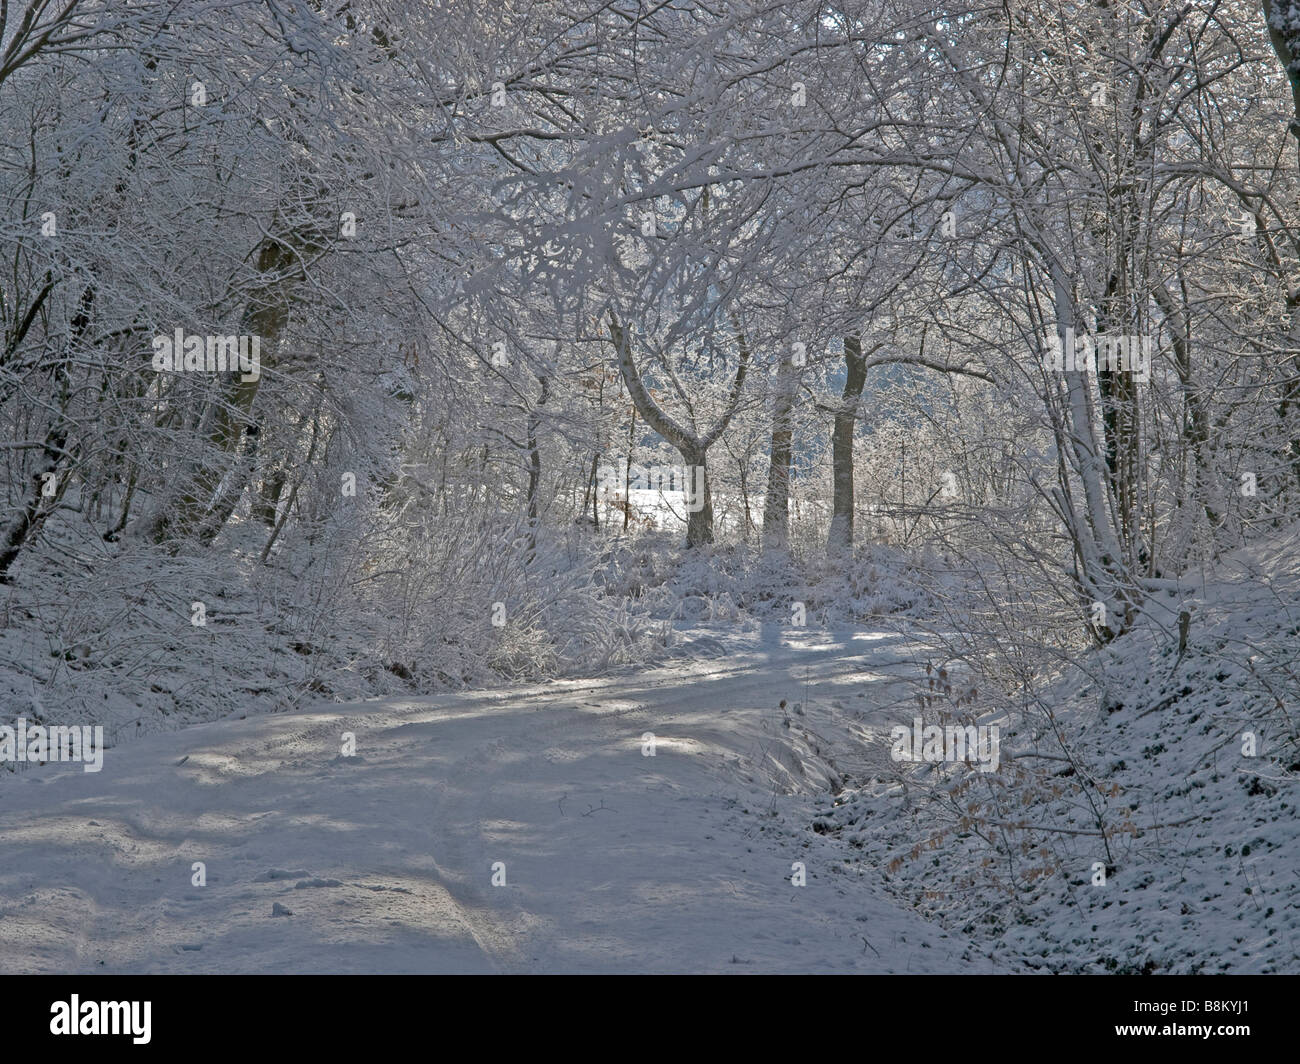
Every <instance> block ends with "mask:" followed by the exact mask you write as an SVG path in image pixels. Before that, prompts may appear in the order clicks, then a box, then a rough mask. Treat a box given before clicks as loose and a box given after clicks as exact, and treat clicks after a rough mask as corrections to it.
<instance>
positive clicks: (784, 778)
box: [0, 633, 989, 973]
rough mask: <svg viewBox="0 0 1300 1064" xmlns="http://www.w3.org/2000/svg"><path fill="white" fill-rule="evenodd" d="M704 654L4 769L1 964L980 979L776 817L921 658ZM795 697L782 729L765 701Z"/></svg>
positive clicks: (851, 653) (897, 713) (298, 716)
mask: <svg viewBox="0 0 1300 1064" xmlns="http://www.w3.org/2000/svg"><path fill="white" fill-rule="evenodd" d="M724 638H726V642H725V643H722V642H718V641H716V640H713V639H711V638H704V639H702V640H701V641H700V643H699V646H701V647H706V648H711V649H712V651H713V654H714V656H712V657H710V658H705V659H694V660H691V661H689V662H683V663H681V664H674V665H670V666H667V667H660V668H656V669H652V670H642V671H640V672H637V673H626V674H623V675H616V676H613V677H608V678H602V679H597V680H582V681H560V682H553V683H549V684H542V685H537V686H529V687H511V688H508V689H500V690H493V691H490V692H479V693H474V694H467V695H461V696H440V697H436V698H428V699H397V700H388V701H384V702H368V703H363V704H353V705H347V706H325V707H321V708H317V709H313V710H305V711H301V712H296V713H291V714H284V715H277V716H262V717H256V718H249V719H245V720H226V721H220V722H217V723H214V724H207V725H201V726H197V727H191V728H188V729H185V730H183V731H180V732H174V733H170V734H163V735H153V736H148V737H145V738H142V739H140V740H138V741H136V742H134V743H130V744H126V745H124V746H121V747H118V748H115V749H110V750H109V751H108V752H107V753H106V755H105V760H104V768H103V771H102V772H100V773H98V774H95V773H84V772H83V771H82V770H81V768H80V766H66V767H65V766H47V767H45V768H33V769H31V770H30V771H27V772H24V773H21V774H19V775H18V776H16V777H12V776H11V777H9V778H8V779H7V780H5V781H4V782H3V784H0V971H5V972H70V971H89V972H530V971H545V972H556V971H578V972H696V971H700V972H728V971H730V972H757V971H784V972H807V971H840V972H845V971H877V972H878V971H890V972H914V973H920V972H945V971H973V970H978V971H988V970H989V962H988V961H987V960H980V959H978V958H976V957H974V956H973V954H969V953H968V954H967V956H968V957H970V958H971V959H969V960H963V959H962V955H963V952H964V944H963V943H961V942H958V941H956V940H955V939H954V938H953V937H948V936H944V935H942V934H941V933H940V932H939V931H938V930H937V929H935V928H934V927H933V926H932V925H928V924H926V923H924V922H923V921H921V920H920V919H919V918H918V917H916V916H914V915H912V914H910V913H907V912H905V911H903V910H901V909H900V908H898V907H897V905H896V904H895V903H893V902H892V901H890V900H889V899H888V898H886V897H885V895H884V894H883V893H882V892H881V891H880V889H879V887H878V886H877V885H875V883H874V879H875V874H874V869H873V868H871V867H870V866H871V865H872V864H873V862H874V860H875V858H874V857H873V855H870V854H863V855H862V865H861V866H856V865H854V864H851V863H850V864H846V863H845V853H844V851H843V850H842V849H840V848H838V846H837V845H836V844H834V843H832V842H831V841H829V840H825V839H822V838H821V837H819V836H816V835H813V834H812V833H811V832H806V831H802V830H796V829H798V828H799V827H800V826H801V825H802V824H806V823H807V819H806V817H805V814H806V813H807V811H808V810H810V809H812V802H813V800H814V795H815V793H816V792H817V791H818V790H820V791H821V792H822V795H823V797H822V798H821V799H820V800H821V801H822V802H823V803H825V801H827V800H828V799H826V798H825V790H824V786H825V785H824V779H825V776H824V774H823V773H824V770H825V766H824V762H823V760H822V759H821V758H820V757H818V756H817V755H816V749H819V748H820V749H821V750H822V753H827V752H828V751H827V750H826V749H825V748H824V747H823V743H822V741H821V739H819V738H818V737H819V736H821V737H823V738H824V737H826V736H828V735H829V734H830V733H831V732H832V731H835V730H836V729H841V728H843V727H846V726H848V725H849V722H850V721H856V720H857V719H858V718H859V717H861V718H862V719H863V720H865V721H866V722H867V723H873V722H880V723H883V722H885V721H886V720H896V719H901V718H902V717H905V716H906V715H907V712H908V711H907V710H906V709H905V708H902V707H901V706H900V705H899V702H900V701H903V700H905V698H906V691H905V689H904V687H903V686H902V685H900V683H899V679H898V678H900V677H915V676H916V666H915V665H914V664H913V663H912V658H913V655H914V652H915V651H914V648H911V647H909V646H908V645H907V644H906V643H905V641H903V640H901V639H900V638H899V637H897V636H893V635H861V636H859V637H857V638H851V637H848V636H845V637H842V638H832V637H828V636H825V635H816V634H812V633H809V634H807V635H803V634H799V635H798V636H797V637H794V638H792V637H791V636H790V635H789V633H785V634H781V633H767V635H766V637H764V636H750V637H745V636H739V635H736V636H731V637H724ZM805 691H807V706H808V712H807V713H806V714H799V715H794V716H792V717H791V722H792V727H790V728H787V727H786V726H785V725H784V724H783V722H782V716H783V714H782V711H781V710H779V709H778V708H777V704H778V702H779V701H780V700H781V699H783V698H784V699H788V700H789V701H790V702H791V703H794V702H795V701H801V700H803V699H804V698H805ZM891 703H892V704H893V708H892V709H891V708H890V706H891ZM866 707H870V708H866ZM344 732H352V733H354V734H355V736H356V756H354V757H344V756H342V755H341V753H340V750H341V747H342V739H341V736H342V734H343V733H344ZM646 732H653V733H654V735H655V750H656V754H655V756H654V757H646V756H643V753H642V742H643V739H642V737H643V734H644V733H646ZM801 732H806V733H807V734H806V736H805V735H801V734H800V733H801ZM832 756H833V755H832ZM840 767H841V768H842V769H843V768H844V765H843V764H841V766H840ZM795 791H799V792H801V793H782V794H778V793H777V792H795ZM796 861H801V862H804V863H805V865H806V868H807V885H806V886H802V887H800V886H795V885H792V883H791V875H792V870H791V866H792V864H793V863H794V862H796ZM194 862H203V863H204V865H205V867H206V879H207V881H206V885H204V886H194V885H192V883H191V878H192V876H193V875H194V873H193V872H192V870H191V869H192V865H193V863H194ZM495 862H503V863H504V866H505V880H506V882H505V885H503V886H496V885H493V865H494V863H495ZM277 907H278V909H279V910H287V913H288V915H273V909H276V908H277Z"/></svg>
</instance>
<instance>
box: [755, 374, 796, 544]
mask: <svg viewBox="0 0 1300 1064" xmlns="http://www.w3.org/2000/svg"><path fill="white" fill-rule="evenodd" d="M797 385H798V373H796V371H795V366H794V363H793V362H792V361H791V360H790V356H789V355H785V356H784V357H783V358H782V359H781V363H780V365H779V366H777V370H776V394H775V397H774V399H773V403H772V454H771V459H770V461H769V464H768V467H767V498H766V499H765V500H764V502H763V552H764V553H767V552H769V551H783V550H785V549H787V547H788V546H789V542H790V466H791V463H792V462H793V460H794V396H795V388H796V386H797Z"/></svg>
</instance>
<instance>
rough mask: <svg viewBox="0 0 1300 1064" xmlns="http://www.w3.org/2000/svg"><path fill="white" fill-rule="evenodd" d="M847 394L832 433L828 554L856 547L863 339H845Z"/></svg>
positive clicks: (864, 362)
mask: <svg viewBox="0 0 1300 1064" xmlns="http://www.w3.org/2000/svg"><path fill="white" fill-rule="evenodd" d="M844 365H845V368H846V369H847V371H848V373H847V376H846V377H845V379H844V393H843V395H842V396H841V398H840V408H839V409H838V410H837V411H836V412H835V428H834V429H833V431H832V433H831V478H832V480H833V482H834V503H833V506H832V511H831V527H830V534H829V535H828V536H827V538H826V553H827V554H847V553H849V552H851V551H852V550H853V507H854V497H853V437H854V429H855V428H856V427H857V423H858V401H859V400H860V399H861V398H862V388H863V386H864V385H865V384H866V381H867V360H866V358H865V356H864V355H863V354H862V338H861V337H858V336H846V337H845V338H844Z"/></svg>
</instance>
